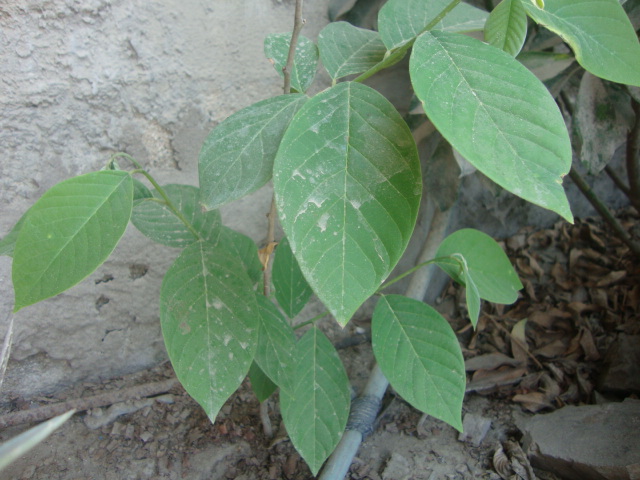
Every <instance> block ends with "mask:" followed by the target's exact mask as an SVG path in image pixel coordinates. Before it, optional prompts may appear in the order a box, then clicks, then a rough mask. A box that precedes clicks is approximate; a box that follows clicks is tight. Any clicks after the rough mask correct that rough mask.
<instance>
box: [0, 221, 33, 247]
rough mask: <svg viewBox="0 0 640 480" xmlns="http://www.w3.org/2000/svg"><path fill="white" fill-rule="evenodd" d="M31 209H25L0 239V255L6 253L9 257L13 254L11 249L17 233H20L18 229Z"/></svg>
mask: <svg viewBox="0 0 640 480" xmlns="http://www.w3.org/2000/svg"><path fill="white" fill-rule="evenodd" d="M30 211H31V209H29V210H27V211H26V212H25V213H24V215H22V217H20V220H18V221H17V222H16V224H15V225H14V226H13V228H12V229H11V230H10V231H9V233H7V234H6V235H5V236H4V238H3V239H2V240H0V255H7V256H9V257H12V256H13V250H14V249H15V247H16V240H17V239H18V234H19V233H20V229H22V225H24V221H25V220H26V218H27V215H28V214H29V212H30Z"/></svg>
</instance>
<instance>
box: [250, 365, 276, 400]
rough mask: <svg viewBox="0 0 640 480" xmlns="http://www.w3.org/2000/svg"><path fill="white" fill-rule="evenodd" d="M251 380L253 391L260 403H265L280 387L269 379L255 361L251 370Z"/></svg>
mask: <svg viewBox="0 0 640 480" xmlns="http://www.w3.org/2000/svg"><path fill="white" fill-rule="evenodd" d="M249 380H251V390H253V393H255V395H256V397H257V398H258V401H259V402H260V403H262V402H264V401H265V400H266V399H267V398H269V397H270V396H271V395H273V392H275V391H276V390H277V389H278V386H277V385H276V384H275V383H273V382H272V381H271V379H270V378H269V377H267V374H266V373H264V372H263V371H262V369H261V368H260V367H259V366H258V364H257V363H256V362H255V361H254V362H253V363H252V364H251V367H250V368H249Z"/></svg>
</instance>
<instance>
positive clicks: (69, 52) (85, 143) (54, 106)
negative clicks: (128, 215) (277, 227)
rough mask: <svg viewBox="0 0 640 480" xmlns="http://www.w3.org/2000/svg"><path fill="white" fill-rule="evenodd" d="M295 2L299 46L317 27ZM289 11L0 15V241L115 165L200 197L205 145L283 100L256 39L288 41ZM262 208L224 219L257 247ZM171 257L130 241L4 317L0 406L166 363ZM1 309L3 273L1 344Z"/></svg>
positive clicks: (5, 274)
mask: <svg viewBox="0 0 640 480" xmlns="http://www.w3.org/2000/svg"><path fill="white" fill-rule="evenodd" d="M327 4H328V0H319V1H318V0H316V1H313V2H306V6H305V12H304V14H305V18H306V19H307V24H306V26H305V28H304V31H303V33H304V34H305V35H307V36H309V37H311V38H313V39H315V38H316V37H317V33H318V32H319V30H320V29H321V28H322V27H323V26H324V25H325V24H326V23H327V19H326V11H327ZM292 21H293V3H292V2H291V1H290V0H289V1H288V0H285V1H283V0H238V1H236V0H234V1H231V0H206V1H205V0H162V1H159V0H158V1H146V0H145V1H143V0H133V1H132V0H53V1H37V0H14V1H13V2H10V4H8V3H4V2H3V4H2V5H0V50H1V51H2V52H3V53H2V62H0V151H1V152H2V154H1V157H0V212H1V214H0V237H1V236H4V235H5V234H6V233H7V232H8V231H9V230H10V229H11V227H12V226H13V225H14V224H15V222H16V221H17V220H18V219H19V218H20V216H21V215H22V213H24V212H25V211H26V210H27V208H28V207H29V206H30V205H31V204H33V202H34V201H35V200H36V199H37V198H39V197H40V195H42V193H44V192H45V191H46V190H47V189H48V188H49V187H51V186H52V185H54V184H55V183H57V182H59V181H61V180H63V179H66V178H68V177H70V176H73V175H78V174H81V173H86V172H89V171H92V170H95V169H99V168H101V167H102V166H103V165H104V164H105V163H106V161H107V160H108V159H109V157H110V155H111V154H112V153H114V152H117V151H125V152H127V153H129V154H131V155H133V156H134V157H136V158H137V159H138V160H139V161H141V162H142V163H143V165H144V166H145V167H147V168H148V169H149V170H150V171H151V172H152V174H153V175H154V176H156V178H157V179H158V180H159V181H160V183H187V184H192V185H197V156H198V152H199V149H200V146H201V144H202V141H203V140H204V138H205V136H206V135H207V133H208V131H209V130H210V129H211V128H212V127H213V126H215V125H216V124H217V123H218V122H220V121H221V120H223V119H224V118H226V117H227V116H229V115H230V114H232V113H233V112H235V111H237V110H239V109H240V108H242V107H245V106H247V105H250V104H251V103H254V102H256V101H259V100H262V99H264V98H267V97H269V96H272V95H275V94H278V93H281V88H282V87H281V84H282V82H281V80H280V79H279V77H278V76H277V74H276V72H275V71H274V70H273V68H272V66H271V65H270V64H269V62H268V61H267V60H266V59H265V58H264V55H263V51H262V50H263V48H262V42H263V39H264V37H265V36H266V35H267V34H269V33H276V32H286V31H290V30H291V26H292ZM269 198H270V197H269V192H268V191H264V190H263V191H259V192H257V193H256V194H254V195H252V196H250V197H248V198H246V199H244V200H242V201H239V202H236V203H235V204H233V205H231V206H230V207H227V208H225V210H224V211H223V219H224V221H225V223H226V224H227V225H229V226H230V227H232V228H236V229H238V230H240V231H242V232H243V233H246V234H248V235H250V236H252V237H253V238H254V240H256V241H260V240H261V239H262V237H263V236H264V232H265V231H266V221H265V213H266V211H267V210H268V206H269ZM177 253H178V251H177V250H176V249H170V248H166V247H162V246H159V245H155V244H153V243H152V242H150V241H147V240H146V239H145V238H144V237H142V235H140V234H139V233H138V232H137V231H135V229H134V228H132V227H130V228H129V229H128V231H127V233H126V235H125V238H124V239H123V242H121V244H120V246H119V247H118V248H117V249H116V251H115V252H114V254H113V255H112V256H111V258H110V259H109V260H108V261H107V262H106V263H105V264H104V265H103V266H102V267H100V268H99V269H98V271H96V272H95V273H94V274H93V275H91V276H90V277H89V278H88V279H87V280H85V281H84V282H82V283H81V284H80V285H78V286H76V287H74V288H73V289H71V290H69V291H68V292H66V293H64V294H61V295H59V296H58V297H56V298H53V299H50V300H47V301H45V302H42V303H40V304H38V305H34V306H31V307H27V308H25V309H23V310H22V311H20V312H18V313H17V314H16V315H14V321H15V336H14V347H13V351H12V355H11V362H10V365H9V369H8V371H7V378H6V380H5V384H4V386H3V392H2V397H0V398H4V399H9V398H11V397H13V396H15V395H25V396H29V395H33V394H36V393H39V392H46V391H52V390H55V389H57V388H60V387H62V386H64V385H65V384H70V383H73V382H77V381H79V380H82V379H99V378H101V377H107V376H113V375H118V374H122V373H127V372H131V371H135V370H138V369H141V368H145V367H148V366H150V365H153V364H156V363H157V362H158V361H161V360H163V359H164V358H166V353H165V350H164V346H163V344H162V339H161V336H160V329H159V321H158V294H159V290H160V283H161V281H162V276H163V274H164V272H165V271H166V269H167V268H168V266H169V265H170V263H171V261H172V260H173V259H174V258H175V257H176V255H177ZM12 307H13V290H12V287H11V259H10V258H8V257H0V335H2V336H4V332H5V331H6V327H7V324H8V320H9V317H10V312H11V309H12Z"/></svg>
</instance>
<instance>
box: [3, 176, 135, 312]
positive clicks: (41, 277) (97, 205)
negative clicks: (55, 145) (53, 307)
mask: <svg viewBox="0 0 640 480" xmlns="http://www.w3.org/2000/svg"><path fill="white" fill-rule="evenodd" d="M132 203H133V183H132V181H131V176H130V175H129V174H128V173H126V172H122V171H114V170H103V171H99V172H93V173H88V174H86V175H81V176H79V177H74V178H70V179H69V180H65V181H64V182H61V183H59V184H57V185H55V186H53V187H52V188H50V189H49V190H48V191H47V192H45V194H44V195H43V196H42V197H41V198H40V199H39V200H38V201H37V202H36V203H35V204H34V205H33V206H32V207H31V209H30V210H29V214H28V216H27V217H26V220H25V221H24V223H23V225H22V228H21V229H20V233H19V234H18V239H17V240H16V245H15V250H14V252H13V271H12V278H13V286H14V289H15V297H16V299H15V307H14V311H16V312H17V311H18V310H20V309H21V308H23V307H26V306H27V305H32V304H34V303H36V302H39V301H40V300H44V299H45V298H49V297H53V296H54V295H57V294H59V293H60V292H64V291H65V290H67V289H68V288H71V287H72V286H74V285H75V284H77V283H78V282H80V281H81V280H83V279H84V278H86V277H87V276H88V275H89V274H91V272H93V271H94V270H95V269H96V268H98V267H99V266H100V265H101V264H102V263H103V262H104V261H105V260H106V259H107V257H108V256H109V255H110V254H111V252H112V251H113V249H114V248H115V247H116V245H117V244H118V241H119V240H120V238H121V237H122V235H123V234H124V231H125V229H126V227H127V224H128V223H129V218H130V217H131V207H132Z"/></svg>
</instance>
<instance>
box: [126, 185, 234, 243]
mask: <svg viewBox="0 0 640 480" xmlns="http://www.w3.org/2000/svg"><path fill="white" fill-rule="evenodd" d="M162 189H163V190H164V191H165V193H166V194H167V196H168V197H169V199H170V200H171V202H172V203H173V204H174V205H175V207H176V208H177V209H178V210H179V211H180V213H182V215H184V217H185V218H186V219H187V221H188V222H189V223H190V224H191V225H192V226H193V228H194V229H195V230H196V231H197V232H199V233H200V235H201V236H202V238H203V239H205V240H207V241H210V242H215V241H216V240H217V237H218V235H219V234H220V228H221V226H222V224H221V220H220V212H218V211H217V210H214V211H209V212H203V211H202V209H201V208H200V205H198V189H197V188H196V187H193V186H191V185H165V186H163V187H162ZM153 197H154V199H153V200H152V199H146V200H142V201H141V202H139V203H138V204H137V205H136V206H135V207H134V208H133V215H132V217H131V222H132V223H133V224H134V225H135V226H136V228H137V229H138V230H140V232H141V233H143V234H144V235H146V236H147V237H149V238H150V239H151V240H153V241H155V242H158V243H161V244H162V245H167V246H169V247H178V248H184V247H186V246H187V245H190V244H192V243H193V242H195V241H197V240H198V238H197V237H196V236H195V235H194V234H193V233H192V232H191V231H190V230H189V229H188V228H187V226H186V225H185V224H184V223H182V221H181V220H180V219H179V218H178V217H176V215H175V214H174V213H173V212H172V211H171V210H170V209H169V207H167V206H166V205H165V204H163V203H160V202H158V200H160V201H163V200H162V197H161V196H160V194H159V193H158V192H157V191H156V190H155V189H154V190H153Z"/></svg>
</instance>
